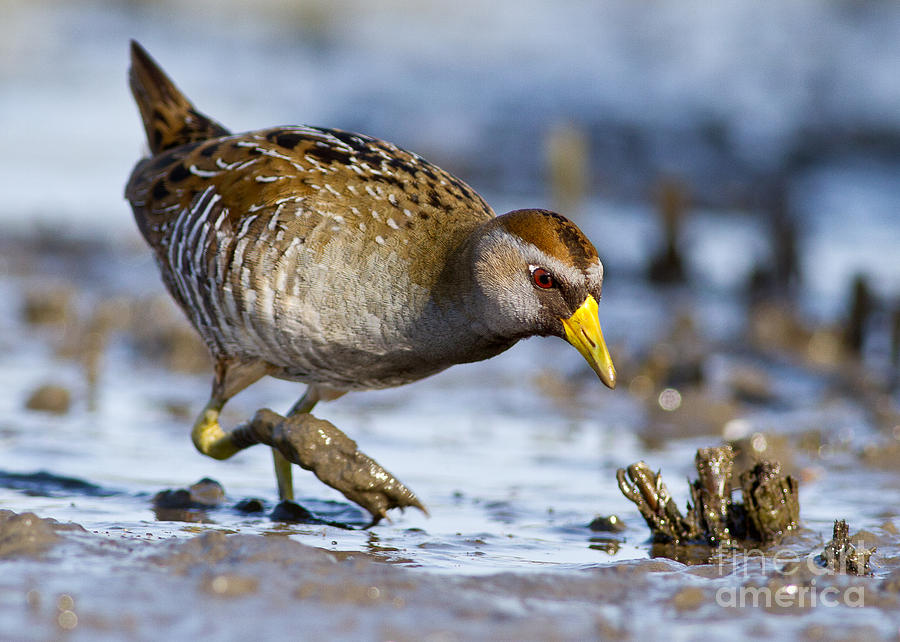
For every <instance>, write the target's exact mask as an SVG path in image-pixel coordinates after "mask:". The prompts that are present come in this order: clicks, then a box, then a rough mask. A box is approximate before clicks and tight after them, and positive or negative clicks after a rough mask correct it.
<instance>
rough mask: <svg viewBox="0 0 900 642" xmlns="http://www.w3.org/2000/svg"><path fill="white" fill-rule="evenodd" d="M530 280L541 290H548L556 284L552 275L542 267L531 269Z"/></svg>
mask: <svg viewBox="0 0 900 642" xmlns="http://www.w3.org/2000/svg"><path fill="white" fill-rule="evenodd" d="M531 280H532V281H533V282H534V284H535V285H536V286H537V287H539V288H541V289H542V290H549V289H550V288H552V287H555V286H556V280H555V279H554V278H553V275H552V274H550V272H549V271H547V270H545V269H544V268H542V267H536V268H532V269H531Z"/></svg>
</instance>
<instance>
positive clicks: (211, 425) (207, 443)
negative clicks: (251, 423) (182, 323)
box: [191, 387, 339, 501]
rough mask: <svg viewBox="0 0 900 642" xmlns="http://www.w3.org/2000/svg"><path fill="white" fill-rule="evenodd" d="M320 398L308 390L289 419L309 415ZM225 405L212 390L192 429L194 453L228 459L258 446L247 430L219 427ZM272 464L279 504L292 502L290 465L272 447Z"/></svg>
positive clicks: (320, 395)
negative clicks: (249, 438)
mask: <svg viewBox="0 0 900 642" xmlns="http://www.w3.org/2000/svg"><path fill="white" fill-rule="evenodd" d="M335 396H339V394H337V395H335V394H333V393H332V394H331V395H329V396H328V398H331V397H335ZM321 398H322V393H321V392H320V391H319V390H318V389H317V388H315V387H310V388H309V389H307V391H306V394H304V395H303V397H301V398H300V400H299V401H298V402H297V403H295V404H294V406H293V407H292V408H291V409H290V411H289V412H288V416H289V417H290V416H294V415H299V414H304V413H308V412H311V411H312V409H313V408H314V407H315V405H316V403H317V402H318V401H319V400H320V399H321ZM224 405H225V400H224V399H223V398H222V397H221V396H219V394H217V392H216V391H215V390H214V394H213V396H212V397H211V398H210V400H209V401H208V402H207V404H206V406H205V407H204V408H203V410H202V411H201V412H200V415H199V416H198V417H197V420H196V421H195V422H194V427H193V429H192V430H191V439H192V440H193V442H194V446H196V447H197V450H199V451H200V452H201V453H203V454H204V455H207V456H209V457H212V458H213V459H228V458H229V457H231V456H232V455H234V454H235V453H238V452H240V451H241V450H243V449H244V448H247V447H248V446H251V445H253V444H254V443H258V441H256V440H253V441H248V438H247V437H248V434H247V431H246V430H240V429H238V430H234V431H231V432H225V431H224V430H223V429H222V427H221V426H220V425H219V413H220V412H221V411H222V407H223V406H224ZM272 461H273V463H274V467H275V479H276V480H277V483H278V497H279V499H281V500H282V501H284V500H292V499H294V484H293V474H292V469H291V465H292V464H291V462H289V461H288V460H287V459H285V457H284V455H282V454H281V453H280V452H279V451H278V450H277V449H275V448H272Z"/></svg>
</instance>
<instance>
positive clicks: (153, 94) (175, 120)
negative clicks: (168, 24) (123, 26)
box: [128, 40, 230, 155]
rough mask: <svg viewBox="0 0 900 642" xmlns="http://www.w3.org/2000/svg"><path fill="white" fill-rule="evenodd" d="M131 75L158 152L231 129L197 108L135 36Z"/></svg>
mask: <svg viewBox="0 0 900 642" xmlns="http://www.w3.org/2000/svg"><path fill="white" fill-rule="evenodd" d="M128 77H129V81H130V84H131V93H132V94H134V99H135V101H136V102H137V104H138V108H139V109H140V110H141V119H142V120H143V121H144V129H145V130H146V132H147V141H148V142H149V143H150V150H151V151H152V152H153V154H154V155H155V154H158V153H160V152H162V151H164V150H167V149H171V148H173V147H178V146H179V145H184V144H186V143H193V142H196V141H201V140H206V139H208V138H215V137H217V136H227V135H228V134H229V133H230V132H229V131H228V130H227V129H225V128H224V127H222V126H221V125H220V124H219V123H217V122H216V121H214V120H213V119H211V118H209V117H207V116H204V115H203V114H201V113H200V112H198V111H197V110H196V109H194V106H193V105H192V104H191V102H190V101H189V100H188V99H187V98H185V96H184V94H182V93H181V92H180V91H179V90H178V87H176V86H175V83H173V82H172V81H171V80H169V77H168V76H166V74H165V73H164V72H163V70H162V69H160V67H159V65H157V64H156V62H155V61H154V60H153V58H151V57H150V54H148V53H147V51H146V50H145V49H144V48H143V47H141V46H140V45H139V44H138V43H137V42H135V41H134V40H132V41H131V70H130V71H129V74H128Z"/></svg>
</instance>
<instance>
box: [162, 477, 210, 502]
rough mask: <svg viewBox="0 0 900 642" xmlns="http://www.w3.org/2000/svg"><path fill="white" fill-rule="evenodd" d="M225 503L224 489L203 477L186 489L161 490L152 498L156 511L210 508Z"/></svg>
mask: <svg viewBox="0 0 900 642" xmlns="http://www.w3.org/2000/svg"><path fill="white" fill-rule="evenodd" d="M223 501H225V488H224V487H223V486H222V484H220V483H219V482H217V481H216V480H214V479H210V478H208V477H204V478H203V479H201V480H200V481H198V482H197V483H196V484H193V485H192V486H190V487H188V488H175V489H172V488H170V489H166V490H162V491H160V492H158V493H156V495H155V496H154V497H153V507H154V508H156V509H186V508H212V507H214V506H218V505H219V504H221V503H222V502H223Z"/></svg>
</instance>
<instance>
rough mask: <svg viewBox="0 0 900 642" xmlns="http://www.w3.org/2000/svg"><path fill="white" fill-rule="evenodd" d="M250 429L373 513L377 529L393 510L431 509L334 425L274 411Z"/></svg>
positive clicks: (256, 418) (261, 416)
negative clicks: (409, 508) (380, 521)
mask: <svg viewBox="0 0 900 642" xmlns="http://www.w3.org/2000/svg"><path fill="white" fill-rule="evenodd" d="M248 428H250V429H251V430H252V431H253V433H254V434H255V435H256V437H257V438H258V439H259V441H260V442H262V443H265V444H267V445H269V446H272V447H273V448H276V449H277V450H278V451H279V452H280V453H281V454H282V455H283V456H284V458H285V459H287V460H288V461H290V462H292V463H294V464H297V465H298V466H300V467H301V468H304V469H306V470H309V471H312V472H313V473H314V474H315V475H316V477H318V478H319V479H320V480H321V481H322V482H324V483H326V484H328V485H329V486H331V487H332V488H334V489H336V490H339V491H340V492H341V493H343V495H344V497H346V498H347V499H349V500H350V501H352V502H355V503H357V504H359V505H360V506H362V507H363V508H365V509H366V510H367V511H369V512H370V513H371V514H372V517H373V521H372V524H371V525H374V524H376V523H378V521H379V520H381V519H382V518H386V517H387V511H388V510H390V509H391V508H400V509H403V508H406V507H408V506H412V507H414V508H418V509H419V510H421V511H422V512H423V513H425V514H426V515H427V514H428V511H427V510H426V509H425V507H424V506H423V505H422V503H421V502H420V501H419V499H418V498H417V497H416V495H415V493H413V492H412V491H411V490H410V489H409V488H407V487H406V486H405V485H404V484H402V483H401V482H400V481H399V480H398V479H397V478H396V477H394V476H393V475H392V474H391V473H389V472H388V471H386V470H385V469H384V468H382V467H381V465H380V464H379V463H378V462H376V461H375V460H374V459H372V458H371V457H369V456H368V455H366V454H365V453H363V452H361V451H360V450H359V449H358V448H357V447H356V442H355V441H353V440H352V439H350V438H349V437H348V436H347V435H345V434H344V433H343V432H341V431H340V430H339V429H338V428H337V427H336V426H335V425H334V424H332V423H331V422H329V421H325V420H324V419H319V418H317V417H314V416H313V415H311V414H309V413H302V414H297V415H294V416H291V417H283V416H281V415H279V414H278V413H275V412H272V411H271V410H268V409H262V410H259V411H257V413H256V415H254V417H253V419H252V420H251V422H250V424H249V426H248Z"/></svg>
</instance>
